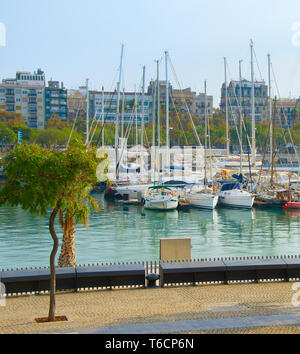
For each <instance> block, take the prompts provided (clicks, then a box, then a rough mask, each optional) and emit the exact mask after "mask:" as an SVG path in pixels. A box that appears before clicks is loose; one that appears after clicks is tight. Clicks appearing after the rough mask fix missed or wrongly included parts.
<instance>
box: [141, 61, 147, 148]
mask: <svg viewBox="0 0 300 354" xmlns="http://www.w3.org/2000/svg"><path fill="white" fill-rule="evenodd" d="M145 72H146V67H145V66H143V89H142V90H143V92H142V118H141V146H143V145H144V117H145Z"/></svg>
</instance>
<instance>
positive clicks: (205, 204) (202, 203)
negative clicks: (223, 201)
mask: <svg viewBox="0 0 300 354" xmlns="http://www.w3.org/2000/svg"><path fill="white" fill-rule="evenodd" d="M186 200H187V202H188V203H189V204H190V205H191V206H193V207H196V208H201V209H210V210H213V209H215V207H216V206H217V204H218V200H219V197H218V196H217V195H213V194H209V193H190V194H189V195H188V196H187V197H186Z"/></svg>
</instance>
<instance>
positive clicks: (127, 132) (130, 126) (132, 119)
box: [116, 91, 140, 170]
mask: <svg viewBox="0 0 300 354" xmlns="http://www.w3.org/2000/svg"><path fill="white" fill-rule="evenodd" d="M137 93H140V91H138V92H137ZM136 110H137V105H136V104H134V105H133V107H132V111H131V115H130V120H129V123H128V125H127V127H126V131H125V140H127V139H128V138H129V135H130V131H131V128H132V125H133V121H134V120H135V114H136ZM124 149H125V144H124V143H123V144H122V149H121V154H120V158H119V161H116V164H117V170H118V169H119V165H120V162H121V160H122V157H123V153H124Z"/></svg>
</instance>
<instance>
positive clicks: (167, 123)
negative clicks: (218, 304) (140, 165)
mask: <svg viewBox="0 0 300 354" xmlns="http://www.w3.org/2000/svg"><path fill="white" fill-rule="evenodd" d="M165 62H166V147H167V149H166V157H167V161H166V164H167V166H168V167H169V166H170V152H169V147H170V142H169V79H168V52H167V51H165Z"/></svg>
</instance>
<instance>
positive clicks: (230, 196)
mask: <svg viewBox="0 0 300 354" xmlns="http://www.w3.org/2000/svg"><path fill="white" fill-rule="evenodd" d="M252 50H253V48H252V41H251V59H252ZM240 63H241V62H240ZM251 64H252V65H251V76H252V105H254V95H253V93H254V75H253V60H251ZM241 81H242V80H241V67H240V85H241ZM225 85H226V61H225ZM241 89H242V87H240V106H241ZM227 99H228V98H227V96H226V101H227ZM226 111H227V102H226ZM227 115H228V113H227V112H226V116H227ZM241 122H242V110H241V109H240V123H241ZM252 122H253V123H252V124H253V125H254V124H255V120H254V109H253V107H252ZM241 133H242V130H241V124H240V145H241V153H242V135H241ZM254 143H255V140H254ZM227 149H228V150H229V146H227ZM254 151H255V146H252V157H253V161H254V162H255V153H254ZM241 153H240V175H239V176H237V177H238V178H237V181H227V182H226V181H225V182H224V183H223V182H222V181H221V182H220V183H221V184H222V187H221V190H220V192H219V203H220V204H221V205H224V206H229V207H235V208H247V209H250V208H252V206H253V203H254V199H255V198H254V196H253V195H252V194H250V193H249V192H247V191H246V190H243V189H242V188H241V186H242V185H243V175H242V163H241V157H242V154H241ZM233 177H234V176H233Z"/></svg>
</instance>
